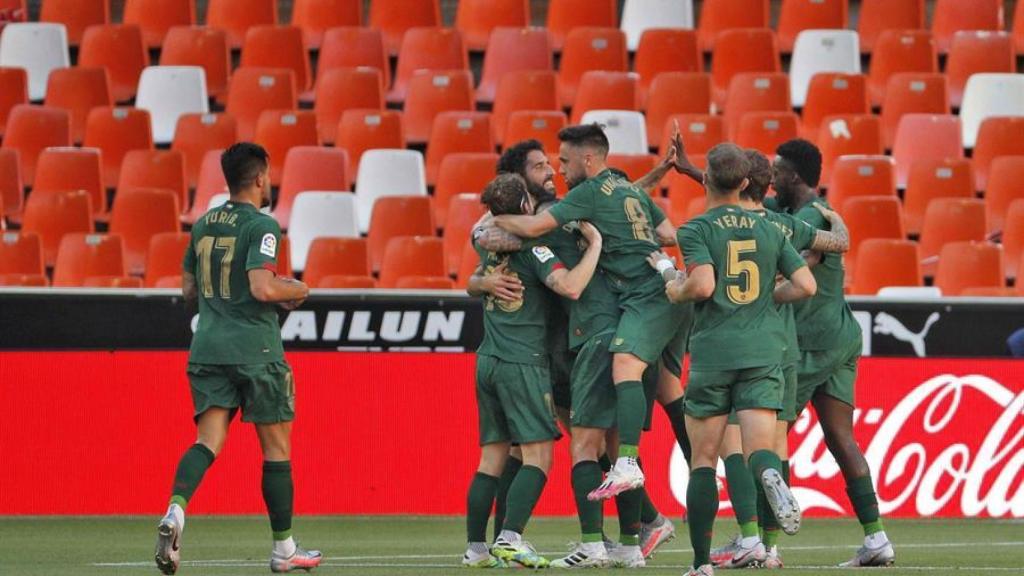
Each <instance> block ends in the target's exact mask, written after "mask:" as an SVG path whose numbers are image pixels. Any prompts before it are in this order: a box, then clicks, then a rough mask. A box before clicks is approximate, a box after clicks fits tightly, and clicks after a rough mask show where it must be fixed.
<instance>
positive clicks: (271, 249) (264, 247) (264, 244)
mask: <svg viewBox="0 0 1024 576" xmlns="http://www.w3.org/2000/svg"><path fill="white" fill-rule="evenodd" d="M260 254H264V255H266V256H270V257H271V258H273V257H275V256H277V238H276V237H275V236H274V235H273V234H271V233H269V232H267V233H266V234H264V235H263V240H261V241H260Z"/></svg>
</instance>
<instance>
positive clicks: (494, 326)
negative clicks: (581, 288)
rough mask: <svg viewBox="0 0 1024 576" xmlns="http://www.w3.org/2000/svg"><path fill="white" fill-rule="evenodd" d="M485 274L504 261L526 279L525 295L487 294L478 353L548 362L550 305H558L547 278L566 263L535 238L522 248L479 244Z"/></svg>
mask: <svg viewBox="0 0 1024 576" xmlns="http://www.w3.org/2000/svg"><path fill="white" fill-rule="evenodd" d="M476 251H477V254H479V255H480V263H481V265H482V266H483V268H484V274H485V275H486V274H490V273H491V272H493V271H494V269H495V268H497V267H498V266H501V265H502V264H503V263H507V264H508V273H509V274H511V275H512V276H515V277H517V278H519V281H520V282H522V283H523V295H522V298H521V299H519V300H516V301H515V302H505V301H502V300H499V299H497V298H495V297H493V296H491V295H487V296H486V297H484V339H483V342H481V343H480V347H479V348H477V350H476V352H477V354H481V355H486V356H493V357H495V358H499V359H501V360H504V361H506V362H514V363H518V364H535V365H540V366H547V365H548V329H547V320H548V314H549V311H550V307H551V306H559V304H558V303H557V302H556V301H554V300H553V297H552V295H551V293H550V292H549V291H548V290H547V288H546V286H545V283H544V281H545V280H546V279H547V277H548V276H549V275H550V274H551V273H552V272H554V271H555V270H557V269H558V268H562V267H564V266H565V265H564V264H562V261H561V260H559V259H558V256H556V255H555V253H554V252H553V251H552V250H551V248H549V247H548V246H547V245H546V244H543V243H541V242H540V241H539V240H532V241H528V242H525V243H524V244H523V248H522V250H520V251H519V252H500V253H499V252H488V251H486V250H484V249H482V248H479V247H477V248H476Z"/></svg>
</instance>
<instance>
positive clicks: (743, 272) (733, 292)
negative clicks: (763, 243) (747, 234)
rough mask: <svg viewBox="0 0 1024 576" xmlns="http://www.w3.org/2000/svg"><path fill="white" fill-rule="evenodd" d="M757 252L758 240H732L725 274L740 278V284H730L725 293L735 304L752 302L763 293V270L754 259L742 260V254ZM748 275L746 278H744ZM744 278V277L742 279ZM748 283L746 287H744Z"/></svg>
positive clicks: (731, 277) (732, 277)
mask: <svg viewBox="0 0 1024 576" xmlns="http://www.w3.org/2000/svg"><path fill="white" fill-rule="evenodd" d="M749 252H757V240H730V241H729V266H728V268H726V271H725V275H726V276H728V277H729V278H730V279H740V283H739V284H730V285H729V286H728V287H727V288H726V290H725V293H726V295H727V296H728V297H729V300H730V301H731V302H733V303H734V304H739V305H743V304H750V303H751V302H753V301H754V300H757V297H758V296H760V295H761V271H760V270H759V269H758V268H757V263H756V262H753V261H752V260H740V255H741V254H747V253H749ZM743 276H746V278H742V277H743ZM741 278H742V279H741ZM743 284H746V289H744V288H743V286H742V285H743Z"/></svg>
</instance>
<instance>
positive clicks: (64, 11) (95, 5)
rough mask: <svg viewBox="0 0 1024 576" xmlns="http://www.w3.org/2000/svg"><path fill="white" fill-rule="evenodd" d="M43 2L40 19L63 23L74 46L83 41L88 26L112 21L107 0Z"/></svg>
mask: <svg viewBox="0 0 1024 576" xmlns="http://www.w3.org/2000/svg"><path fill="white" fill-rule="evenodd" d="M41 4H42V6H41V7H40V10H39V21H40V22H55V23H57V24H63V25H64V27H65V28H67V31H68V43H69V44H71V45H72V46H78V44H79V43H81V41H82V34H83V33H84V32H85V29H86V28H88V27H90V26H96V25H102V24H107V23H109V22H110V4H109V3H108V2H107V0H43V2H42V3H41Z"/></svg>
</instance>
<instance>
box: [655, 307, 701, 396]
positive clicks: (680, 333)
mask: <svg viewBox="0 0 1024 576" xmlns="http://www.w3.org/2000/svg"><path fill="white" fill-rule="evenodd" d="M676 308H679V309H680V311H679V320H680V323H679V325H678V326H677V327H676V329H675V332H673V333H672V338H671V339H670V340H669V341H668V344H666V345H665V348H664V349H662V351H661V362H662V364H664V366H665V368H668V371H669V372H671V373H672V374H674V375H675V377H676V378H682V377H683V356H685V355H686V347H687V345H688V344H689V343H690V329H691V328H692V327H693V303H689V304H679V305H677V306H676Z"/></svg>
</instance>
